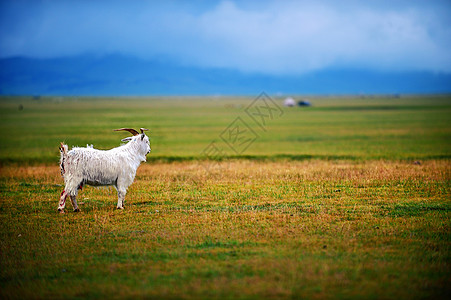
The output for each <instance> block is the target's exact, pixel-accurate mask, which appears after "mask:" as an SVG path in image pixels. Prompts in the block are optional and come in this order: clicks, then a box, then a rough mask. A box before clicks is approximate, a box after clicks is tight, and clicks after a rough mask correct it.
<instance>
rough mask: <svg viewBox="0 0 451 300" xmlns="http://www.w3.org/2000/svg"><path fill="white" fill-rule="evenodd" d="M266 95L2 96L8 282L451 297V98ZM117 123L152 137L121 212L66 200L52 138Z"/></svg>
mask: <svg viewBox="0 0 451 300" xmlns="http://www.w3.org/2000/svg"><path fill="white" fill-rule="evenodd" d="M263 100H265V98H257V99H253V98H223V97H212V98H158V97H155V98H112V99H106V98H45V97H43V98H40V99H31V98H26V97H23V98H20V97H17V98H6V97H5V98H1V99H0V127H1V128H0V129H1V130H0V164H1V173H0V221H1V224H2V227H3V228H2V230H1V231H0V285H1V289H0V297H1V298H2V299H3V298H16V299H17V298H20V299H22V298H68V299H75V298H102V299H103V298H156V299H162V298H163V299H164V298H176V299H178V298H182V299H198V298H203V299H210V298H230V299H236V298H238V299H260V298H272V299H273V298H277V299H278V298H282V299H286V298H306V299H327V298H334V299H335V298H339V299H362V298H365V299H368V298H370V299H371V298H374V299H381V298H382V299H399V298H401V299H420V298H434V299H440V298H442V299H448V298H449V297H450V294H451V288H450V286H451V271H450V270H451V268H450V264H451V257H450V254H451V220H450V217H451V200H450V199H451V185H450V180H451V168H450V166H451V162H450V158H451V118H450V117H449V116H450V115H451V97H448V96H421V97H420V96H415V97H413V96H412V97H401V98H388V97H386V98H384V97H380V98H353V97H340V98H332V97H331V98H314V99H311V101H312V102H313V106H312V107H306V108H299V107H296V108H282V107H281V103H282V100H281V99H277V98H274V99H273V100H274V102H271V101H269V100H268V99H266V100H267V102H266V104H269V106H267V107H266V110H265V106H262V103H263V102H261V101H263ZM268 101H269V102H268ZM257 107H259V108H260V110H258V109H257V110H255V108H257ZM256 111H259V112H260V113H262V114H260V115H257V114H253V112H256ZM237 125H239V126H237ZM119 127H135V128H139V127H147V128H150V134H149V135H150V136H151V138H152V152H151V153H150V154H149V155H148V161H147V162H146V163H144V164H142V165H141V167H140V168H139V169H138V173H137V177H136V180H135V182H134V183H133V185H132V186H131V187H130V188H129V191H128V194H127V196H126V202H125V210H123V211H118V210H115V209H114V208H115V204H116V202H117V198H116V192H115V190H114V189H113V188H111V189H108V188H92V187H86V188H84V189H83V191H81V192H80V194H79V204H80V208H81V212H79V213H74V212H72V211H71V206H70V203H69V204H68V206H66V213H65V214H58V213H57V212H56V208H57V204H58V198H59V194H60V192H61V191H62V189H63V186H62V183H63V180H62V178H61V176H60V174H59V168H58V159H59V153H58V145H59V142H60V141H64V142H66V143H67V144H68V145H70V146H76V145H78V146H84V145H86V144H94V146H95V147H96V148H100V149H107V148H110V147H115V146H117V145H119V144H120V139H121V138H123V137H125V136H126V135H127V134H126V133H117V132H113V131H112V129H114V128H119ZM238 133H240V134H238Z"/></svg>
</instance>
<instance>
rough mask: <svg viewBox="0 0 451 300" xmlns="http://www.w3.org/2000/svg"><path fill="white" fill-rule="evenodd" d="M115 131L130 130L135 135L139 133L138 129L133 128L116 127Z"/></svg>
mask: <svg viewBox="0 0 451 300" xmlns="http://www.w3.org/2000/svg"><path fill="white" fill-rule="evenodd" d="M114 131H128V132H130V133H131V134H133V135H138V134H139V132H138V131H136V130H135V129H133V128H119V129H114Z"/></svg>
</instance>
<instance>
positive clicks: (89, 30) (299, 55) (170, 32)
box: [0, 1, 451, 74]
mask: <svg viewBox="0 0 451 300" xmlns="http://www.w3.org/2000/svg"><path fill="white" fill-rule="evenodd" d="M361 3H364V4H361ZM365 3H366V2H357V1H344V2H343V1H339V2H337V1H326V2H321V3H319V2H316V1H314V2H310V1H301V2H299V1H295V2H285V1H274V2H273V1H258V2H246V1H245V2H236V3H235V2H232V1H221V2H214V3H213V4H208V5H206V4H205V3H203V2H196V1H195V2H189V3H188V4H187V3H184V2H165V4H157V2H152V1H150V2H144V3H143V2H132V4H130V3H125V2H121V1H118V2H103V1H100V2H93V3H91V2H85V1H55V2H54V1H51V2H48V1H43V2H34V1H32V2H27V1H25V2H20V1H19V2H17V1H14V2H12V4H11V3H8V4H4V3H2V7H1V15H0V17H1V18H2V21H0V26H1V29H0V30H1V31H0V56H1V57H8V56H14V55H24V56H33V57H54V56H66V55H76V54H80V53H86V52H89V53H97V54H105V53H124V54H129V55H137V56H140V57H142V58H147V59H156V58H157V59H168V60H174V61H177V62H179V63H183V64H186V65H194V66H201V67H220V68H230V69H238V70H241V71H243V72H259V73H271V74H302V73H306V72H309V71H312V70H319V69H323V68H328V67H347V68H371V69H381V70H401V71H405V70H428V71H431V70H432V71H444V72H451V55H450V54H449V52H450V51H449V49H451V29H450V28H451V21H450V20H449V17H448V16H449V14H450V12H451V5H448V4H447V3H446V2H440V1H436V2H433V4H432V5H431V4H430V2H429V1H428V3H425V2H421V1H406V2H398V4H397V5H395V6H394V5H393V4H390V2H384V1H380V2H379V1H377V2H376V3H377V4H374V3H373V4H365ZM428 4H429V5H428Z"/></svg>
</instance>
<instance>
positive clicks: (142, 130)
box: [140, 128, 149, 133]
mask: <svg viewBox="0 0 451 300" xmlns="http://www.w3.org/2000/svg"><path fill="white" fill-rule="evenodd" d="M140 129H141V133H144V131H148V130H149V129H147V128H140Z"/></svg>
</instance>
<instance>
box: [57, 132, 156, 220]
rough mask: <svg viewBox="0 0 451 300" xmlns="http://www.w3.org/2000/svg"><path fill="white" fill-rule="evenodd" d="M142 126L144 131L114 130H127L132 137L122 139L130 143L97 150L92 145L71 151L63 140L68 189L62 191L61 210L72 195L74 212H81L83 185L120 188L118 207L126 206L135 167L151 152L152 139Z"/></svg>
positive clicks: (64, 167) (59, 206)
mask: <svg viewBox="0 0 451 300" xmlns="http://www.w3.org/2000/svg"><path fill="white" fill-rule="evenodd" d="M145 130H148V129H145V128H141V133H138V131H136V130H134V129H131V128H121V129H115V131H128V132H130V133H132V134H133V136H132V137H128V138H125V139H122V141H123V142H128V143H127V144H124V145H122V146H120V147H117V148H113V149H111V150H97V149H94V148H93V146H92V145H87V147H86V148H78V147H75V148H72V150H70V151H68V147H67V145H64V144H63V143H61V148H60V152H61V159H60V167H61V175H62V176H63V177H64V184H65V188H64V190H63V192H62V193H61V198H60V202H59V205H58V211H60V212H63V211H64V207H65V205H66V198H67V196H70V199H71V201H72V206H73V208H74V211H79V208H78V205H77V200H76V197H77V194H78V190H81V189H82V187H83V185H85V184H88V185H92V186H107V185H113V186H114V187H115V188H116V190H117V195H118V201H117V208H118V209H123V208H124V198H125V194H126V193H127V188H128V187H129V186H130V185H131V184H132V183H133V180H134V179H135V175H136V170H137V169H138V167H139V165H140V164H141V162H145V161H146V155H147V154H148V153H149V152H150V150H151V149H150V142H149V138H148V137H147V135H146V134H145V133H144V131H145Z"/></svg>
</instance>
